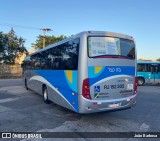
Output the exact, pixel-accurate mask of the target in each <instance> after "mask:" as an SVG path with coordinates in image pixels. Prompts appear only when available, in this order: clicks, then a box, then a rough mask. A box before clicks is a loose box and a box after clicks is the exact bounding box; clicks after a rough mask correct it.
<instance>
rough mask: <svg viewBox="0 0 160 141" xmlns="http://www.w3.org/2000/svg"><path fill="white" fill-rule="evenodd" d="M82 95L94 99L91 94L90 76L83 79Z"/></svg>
mask: <svg viewBox="0 0 160 141" xmlns="http://www.w3.org/2000/svg"><path fill="white" fill-rule="evenodd" d="M82 95H83V97H84V98H86V99H92V98H91V95H90V88H89V79H88V78H87V79H84V80H83V86H82Z"/></svg>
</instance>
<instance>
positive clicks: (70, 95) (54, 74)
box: [33, 70, 78, 111]
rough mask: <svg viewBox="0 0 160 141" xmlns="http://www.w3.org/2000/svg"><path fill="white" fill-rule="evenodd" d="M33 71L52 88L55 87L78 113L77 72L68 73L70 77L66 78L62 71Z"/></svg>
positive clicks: (64, 72)
mask: <svg viewBox="0 0 160 141" xmlns="http://www.w3.org/2000/svg"><path fill="white" fill-rule="evenodd" d="M33 71H34V72H35V73H36V74H38V75H40V76H42V77H43V78H44V79H46V80H47V81H48V82H49V83H51V84H52V85H53V86H54V87H57V88H58V91H59V92H60V93H61V94H62V95H63V96H64V97H65V98H66V99H67V100H68V102H69V103H70V104H71V105H72V106H73V107H74V108H75V110H76V111H78V94H77V71H71V72H69V73H70V74H71V75H70V76H69V75H68V76H67V75H66V73H67V72H66V71H64V70H33ZM69 77H70V78H69ZM73 78H74V79H73ZM70 80H72V81H70ZM74 94H75V95H74Z"/></svg>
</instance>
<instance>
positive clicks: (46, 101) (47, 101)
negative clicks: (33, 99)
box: [43, 86, 50, 104]
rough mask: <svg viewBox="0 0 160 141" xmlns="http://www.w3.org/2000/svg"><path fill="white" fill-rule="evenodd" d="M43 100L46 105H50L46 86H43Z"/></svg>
mask: <svg viewBox="0 0 160 141" xmlns="http://www.w3.org/2000/svg"><path fill="white" fill-rule="evenodd" d="M43 100H44V102H45V103H47V104H49V103H50V100H49V99H48V90H47V87H46V86H43Z"/></svg>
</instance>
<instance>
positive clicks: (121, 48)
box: [88, 37, 135, 59]
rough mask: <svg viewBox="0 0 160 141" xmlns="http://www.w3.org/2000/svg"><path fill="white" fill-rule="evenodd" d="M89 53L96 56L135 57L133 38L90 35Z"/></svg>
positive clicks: (90, 55) (93, 56)
mask: <svg viewBox="0 0 160 141" xmlns="http://www.w3.org/2000/svg"><path fill="white" fill-rule="evenodd" d="M88 55H89V57H91V58H96V57H98V58H99V57H108V58H109V57H118V58H121V57H122V58H131V59H134V58H135V45H134V42H133V41H132V40H128V39H122V38H114V37H88Z"/></svg>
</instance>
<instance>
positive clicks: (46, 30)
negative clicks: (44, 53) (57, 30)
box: [41, 28, 52, 48]
mask: <svg viewBox="0 0 160 141" xmlns="http://www.w3.org/2000/svg"><path fill="white" fill-rule="evenodd" d="M41 30H43V32H44V35H43V36H42V37H43V48H44V47H45V46H46V45H45V42H46V32H48V31H52V29H50V28H43V29H41Z"/></svg>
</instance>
